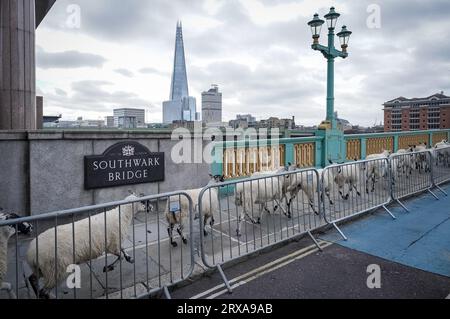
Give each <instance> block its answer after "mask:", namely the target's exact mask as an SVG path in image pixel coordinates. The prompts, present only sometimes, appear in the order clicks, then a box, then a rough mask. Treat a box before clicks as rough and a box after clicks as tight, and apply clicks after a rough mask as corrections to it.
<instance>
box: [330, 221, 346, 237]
mask: <svg viewBox="0 0 450 319" xmlns="http://www.w3.org/2000/svg"><path fill="white" fill-rule="evenodd" d="M333 226H334V228H336V230H337V231H338V232H339V234H340V235H341V236H342V238H344V240H345V241H347V240H348V238H347V236H345V235H344V233H343V232H342V231H341V230H340V229H339V227H338V226H337V225H336V223H333Z"/></svg>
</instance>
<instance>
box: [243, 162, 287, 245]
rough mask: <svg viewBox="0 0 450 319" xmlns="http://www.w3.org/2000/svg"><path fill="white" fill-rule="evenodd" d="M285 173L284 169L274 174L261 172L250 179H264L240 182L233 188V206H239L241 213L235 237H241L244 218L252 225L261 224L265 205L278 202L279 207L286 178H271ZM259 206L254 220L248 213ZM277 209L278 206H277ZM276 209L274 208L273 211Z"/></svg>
mask: <svg viewBox="0 0 450 319" xmlns="http://www.w3.org/2000/svg"><path fill="white" fill-rule="evenodd" d="M283 171H286V168H282V169H280V170H278V171H276V172H261V173H257V174H256V175H254V176H252V177H255V176H256V177H266V178H261V179H256V180H251V181H246V182H240V183H237V184H236V187H235V191H234V192H235V193H234V198H235V204H236V206H241V207H242V211H241V212H240V213H239V216H238V221H237V223H238V226H237V229H236V235H237V236H238V237H239V236H241V224H242V222H243V221H244V219H245V217H248V218H249V219H250V221H251V222H252V223H254V224H258V223H260V222H261V218H262V214H263V213H264V212H265V211H268V208H267V204H268V203H270V202H274V201H275V202H278V204H279V205H281V201H282V199H283V196H284V195H283V187H284V186H285V185H286V183H285V181H284V180H285V178H286V176H273V175H274V174H279V173H282V172H283ZM254 204H257V205H258V206H259V217H258V219H257V220H255V219H254V218H253V217H252V216H250V215H249V211H251V210H252V208H253V205H254ZM277 207H278V205H277ZM275 210H276V208H274V211H275Z"/></svg>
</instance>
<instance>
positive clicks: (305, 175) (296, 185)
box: [286, 167, 334, 215]
mask: <svg viewBox="0 0 450 319" xmlns="http://www.w3.org/2000/svg"><path fill="white" fill-rule="evenodd" d="M297 168H299V167H297ZM317 171H318V175H319V180H321V176H322V175H323V171H324V170H323V169H318V170H317ZM333 178H334V177H333V173H332V172H331V171H327V173H326V174H325V175H323V187H322V190H321V194H320V198H321V200H323V199H324V194H325V195H326V196H327V198H328V200H329V203H330V205H333V204H334V203H333V201H332V200H331V197H330V192H331V188H332V183H331V182H330V181H332V180H333ZM318 183H319V181H318V180H317V178H316V176H315V173H314V172H311V171H307V172H298V173H296V174H295V175H291V177H290V181H289V185H288V187H287V189H286V194H287V198H286V201H287V207H288V212H289V214H290V208H291V205H292V202H293V200H294V199H295V198H296V197H297V196H298V193H299V192H300V191H303V193H304V194H305V195H306V197H307V199H308V203H309V206H310V207H311V208H312V210H313V212H314V214H316V215H318V214H319V213H318V211H317V210H316V208H315V196H314V194H315V193H316V192H317V189H318V188H317V186H318Z"/></svg>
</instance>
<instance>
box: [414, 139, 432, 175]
mask: <svg viewBox="0 0 450 319" xmlns="http://www.w3.org/2000/svg"><path fill="white" fill-rule="evenodd" d="M410 147H411V148H412V150H413V151H414V152H415V153H418V154H414V156H413V162H414V164H415V168H416V170H418V171H419V173H422V172H423V171H424V172H425V173H426V172H430V171H431V167H430V165H429V163H428V160H427V155H426V153H425V151H428V148H427V143H420V144H419V145H411V146H410Z"/></svg>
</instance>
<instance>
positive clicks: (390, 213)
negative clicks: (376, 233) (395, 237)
mask: <svg viewBox="0 0 450 319" xmlns="http://www.w3.org/2000/svg"><path fill="white" fill-rule="evenodd" d="M383 208H384V210H385V211H386V212H387V213H388V214H389V215H391V217H392V219H397V217H395V215H394V214H392V212H391V211H390V210H389V209H388V208H387V207H386V206H385V205H383Z"/></svg>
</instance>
